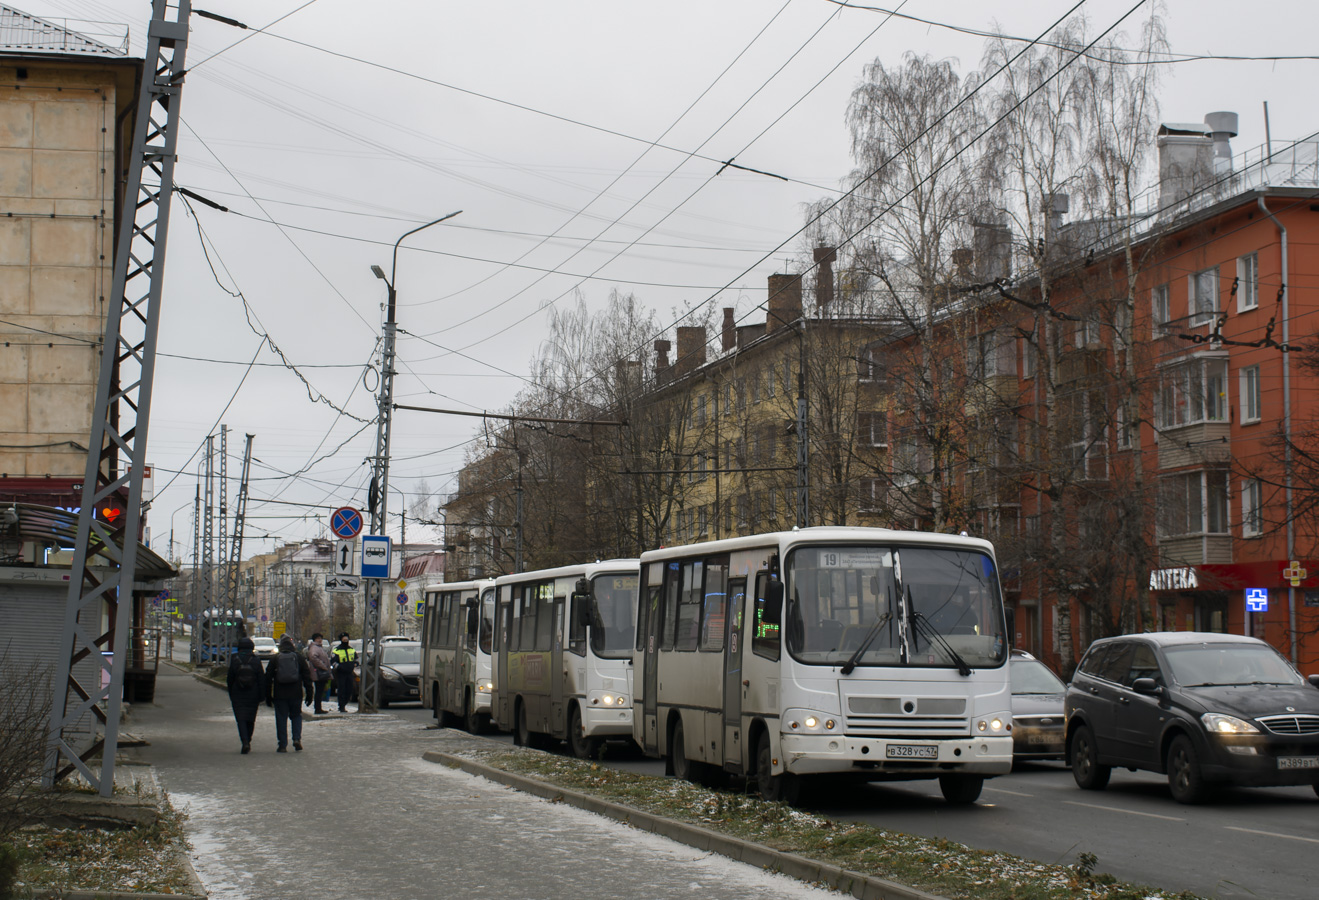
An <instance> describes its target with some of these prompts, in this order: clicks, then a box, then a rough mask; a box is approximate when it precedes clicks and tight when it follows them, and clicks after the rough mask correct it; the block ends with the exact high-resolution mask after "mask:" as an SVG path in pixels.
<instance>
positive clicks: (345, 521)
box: [330, 506, 362, 541]
mask: <svg viewBox="0 0 1319 900" xmlns="http://www.w3.org/2000/svg"><path fill="white" fill-rule="evenodd" d="M330 530H331V531H333V532H334V533H335V534H337V535H338V536H339V537H341V538H343V539H344V540H345V541H350V540H352V539H353V538H355V537H357V536H358V535H359V534H361V533H362V513H361V511H359V510H356V509H353V508H352V507H351V506H341V507H339V508H338V509H336V510H335V511H334V514H333V515H331V516H330Z"/></svg>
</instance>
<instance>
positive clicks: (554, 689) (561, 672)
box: [549, 594, 568, 735]
mask: <svg viewBox="0 0 1319 900" xmlns="http://www.w3.org/2000/svg"><path fill="white" fill-rule="evenodd" d="M564 606H565V603H564V597H563V595H562V594H560V595H558V596H557V597H555V598H554V631H553V634H554V643H553V644H551V645H550V646H551V649H550V671H549V681H550V734H553V735H561V734H566V730H565V728H566V726H565V725H564V716H563V683H564V682H565V681H567V680H568V670H567V668H566V667H565V666H564V665H563V610H564Z"/></svg>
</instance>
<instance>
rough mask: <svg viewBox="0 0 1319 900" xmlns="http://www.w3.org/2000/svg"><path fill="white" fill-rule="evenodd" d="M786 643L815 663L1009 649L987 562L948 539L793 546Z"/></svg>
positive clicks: (997, 654)
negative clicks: (926, 543) (942, 542)
mask: <svg viewBox="0 0 1319 900" xmlns="http://www.w3.org/2000/svg"><path fill="white" fill-rule="evenodd" d="M785 571H786V573H787V574H786V585H787V591H788V594H787V597H788V604H787V609H786V612H785V617H784V632H785V640H786V646H787V648H788V651H789V652H790V653H792V655H793V656H794V657H795V658H796V659H798V660H800V661H801V662H805V663H815V664H821V665H845V664H847V663H852V664H853V665H861V666H865V665H887V666H892V665H899V666H935V667H956V668H959V669H961V668H964V667H967V666H981V667H984V666H998V665H1001V664H1002V663H1003V662H1004V660H1005V658H1006V654H1007V644H1006V640H1005V636H1004V634H1003V628H1004V626H1003V622H1004V618H1003V603H1002V599H1001V597H1000V595H999V587H998V574H997V572H996V571H995V568H994V561H993V560H992V559H990V558H989V557H988V556H986V555H985V554H984V553H981V552H979V551H977V550H970V549H960V548H956V547H903V546H875V545H869V546H867V545H838V546H813V547H798V548H796V549H794V550H792V551H791V553H790V554H789V556H788V560H787V564H786V567H785Z"/></svg>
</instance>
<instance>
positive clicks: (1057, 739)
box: [1026, 734, 1063, 744]
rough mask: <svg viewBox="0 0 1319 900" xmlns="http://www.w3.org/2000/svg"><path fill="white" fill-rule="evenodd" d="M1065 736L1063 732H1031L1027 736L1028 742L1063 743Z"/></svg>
mask: <svg viewBox="0 0 1319 900" xmlns="http://www.w3.org/2000/svg"><path fill="white" fill-rule="evenodd" d="M1062 742H1063V736H1062V735H1061V734H1031V735H1027V736H1026V743H1028V744H1061V743H1062Z"/></svg>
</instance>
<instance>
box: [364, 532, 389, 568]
mask: <svg viewBox="0 0 1319 900" xmlns="http://www.w3.org/2000/svg"><path fill="white" fill-rule="evenodd" d="M390 555H391V554H390V546H389V537H388V536H387V535H383V534H364V535H362V577H363V578H388V577H389V558H390Z"/></svg>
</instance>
